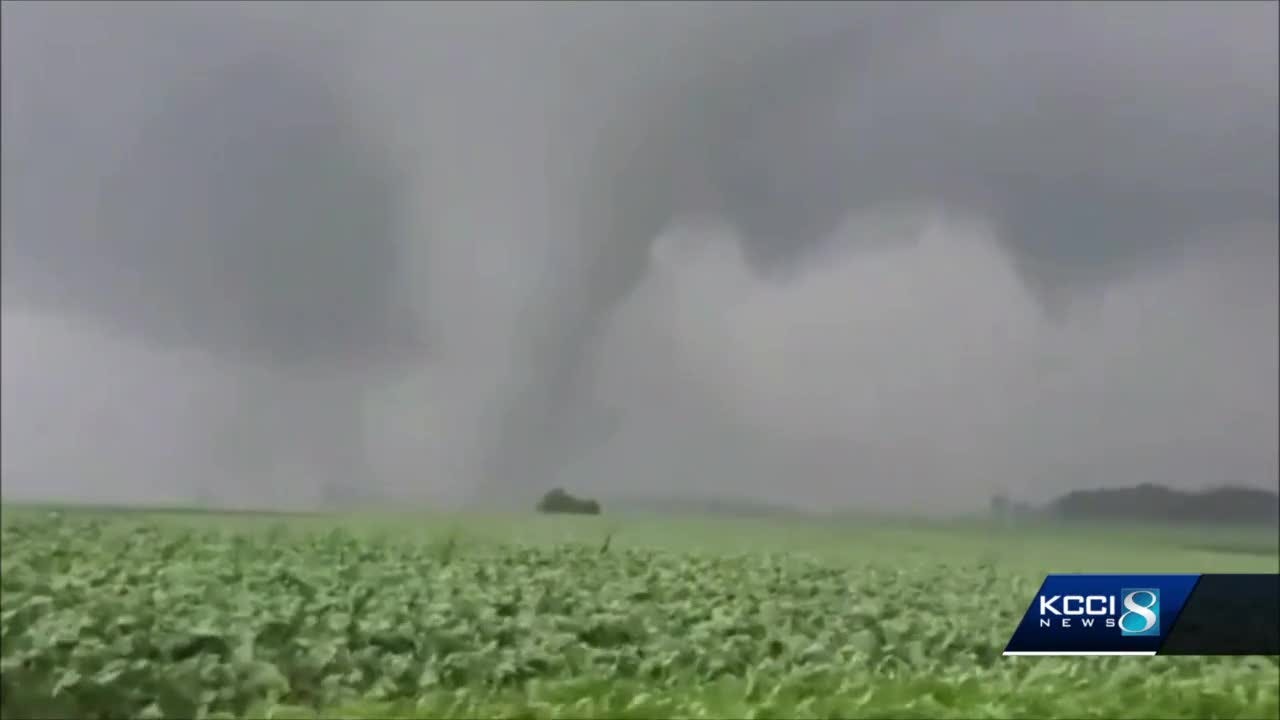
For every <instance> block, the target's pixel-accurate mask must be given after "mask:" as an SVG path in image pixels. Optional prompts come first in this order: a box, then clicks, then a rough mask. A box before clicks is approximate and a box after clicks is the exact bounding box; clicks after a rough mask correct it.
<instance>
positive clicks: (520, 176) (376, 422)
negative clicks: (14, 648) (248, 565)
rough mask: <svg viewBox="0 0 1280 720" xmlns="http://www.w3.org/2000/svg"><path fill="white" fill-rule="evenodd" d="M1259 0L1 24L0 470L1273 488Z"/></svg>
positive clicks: (206, 497) (203, 11)
mask: <svg viewBox="0 0 1280 720" xmlns="http://www.w3.org/2000/svg"><path fill="white" fill-rule="evenodd" d="M1277 20H1278V18H1277V4H1276V3H1262V2H1256V3H1226V2H1218V3H1203V4H1199V3H1174V4H1157V3H1134V4H1125V3H1081V4H1049V3H1035V4H1013V3H990V4H984V3H974V4H967V3H939V4H936V5H935V4H927V3H912V4H894V3H886V4H880V3H848V4H842V3H816V4H806V3H778V4H746V3H741V4H729V3H714V4H710V3H709V4H702V3H656V2H655V3H636V4H627V3H599V4H593V3H586V4H583V3H563V4H554V3H529V4H514V3H513V4H499V3H487V4H475V5H467V4H450V3H421V4H419V3H396V4H385V5H384V4H378V3H362V4H359V5H357V4H350V5H348V4H343V3H314V4H304V3H280V4H271V3H245V4H235V3H216V4H205V5H202V4H183V5H161V4H152V3H137V4H111V5H107V4H93V3H88V4H74V3H15V2H6V3H5V4H4V16H3V21H2V22H0V31H2V32H3V64H2V67H3V103H4V104H3V263H2V265H0V267H2V268H3V289H4V296H3V297H4V306H3V341H4V342H3V366H2V369H3V392H2V394H0V405H2V409H3V422H2V424H0V431H2V433H3V443H4V448H5V452H4V453H3V470H4V482H5V492H6V494H10V493H12V494H15V495H36V494H46V495H48V494H52V495H61V496H78V497H86V498H93V499H113V500H120V501H129V500H142V499H149V500H162V501H166V502H182V501H190V500H192V499H196V500H199V501H201V502H214V501H218V502H234V503H240V504H246V503H248V504H273V505H282V504H290V503H307V502H313V501H315V500H317V499H319V498H321V497H322V496H324V495H325V494H328V495H334V494H339V495H365V496H369V497H373V498H382V499H384V500H419V501H424V502H426V501H440V502H454V501H462V500H468V499H470V500H480V501H489V500H492V499H494V498H496V497H511V496H513V495H514V496H521V495H533V494H537V493H540V492H542V491H543V490H545V489H546V488H547V487H548V486H549V485H550V484H556V483H559V484H565V485H568V486H572V487H573V488H574V489H575V490H581V491H583V492H593V493H602V494H617V493H625V494H647V493H669V492H679V493H695V494H709V493H714V494H724V495H737V496H752V497H758V498H761V499H770V500H784V501H785V500H791V501H794V502H797V503H799V504H803V505H809V506H823V507H830V506H832V505H833V504H835V505H842V506H850V507H859V506H861V507H874V508H894V509H906V510H919V511H937V510H947V509H959V508H964V507H967V506H970V505H972V504H974V503H975V502H977V503H982V502H984V501H985V498H986V496H987V494H989V492H991V491H992V490H993V489H996V488H1005V489H1009V490H1011V491H1013V492H1015V493H1016V494H1018V495H1021V496H1024V497H1027V498H1029V499H1044V498H1045V497H1047V496H1049V495H1051V494H1054V493H1057V492H1061V491H1063V490H1066V489H1070V488H1074V487H1092V486H1100V485H1119V484H1131V483H1136V482H1146V481H1150V482H1162V483H1167V484H1170V485H1176V486H1181V487H1197V486H1203V485H1211V484H1220V483H1233V484H1249V485H1261V486H1265V487H1276V485H1277V482H1278V481H1277V477H1278V472H1280V470H1278V468H1277V439H1276V438H1277V435H1278V434H1280V426H1278V421H1277V402H1276V397H1277V393H1278V392H1280V388H1277V374H1278V372H1280V367H1278V365H1280V361H1278V360H1277V343H1278V337H1277V324H1278V319H1277V261H1278V258H1277V206H1278V203H1280V192H1278V191H1277V175H1278V170H1277V156H1278V154H1280V147H1278V143H1277V132H1278V131H1277V104H1278V101H1280V98H1278V95H1277V84H1278V80H1277V30H1276V28H1277Z"/></svg>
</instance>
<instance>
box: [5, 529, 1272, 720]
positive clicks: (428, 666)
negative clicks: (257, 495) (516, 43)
mask: <svg viewBox="0 0 1280 720" xmlns="http://www.w3.org/2000/svg"><path fill="white" fill-rule="evenodd" d="M0 519H2V520H3V522H2V525H0V532H2V540H3V543H2V545H0V547H2V548H3V555H2V558H0V560H2V562H0V567H2V568H3V572H2V575H0V577H2V582H3V597H2V600H3V602H2V606H0V607H2V628H0V629H2V635H3V653H2V655H3V657H2V659H0V675H2V679H0V682H2V683H3V688H2V698H3V700H2V702H3V705H2V706H0V707H2V709H3V715H4V717H6V718H10V717H12V718H55V717H57V718H64V717H85V718H96V717H123V716H128V717H155V718H160V717H166V718H172V717H208V718H213V717H276V718H310V717H317V716H321V717H335V716H343V717H367V718H375V717H401V718H464V717H466V718H493V717H521V718H535V717H548V718H549V717H565V718H570V717H572V718H665V717H734V718H751V717H756V718H764V717H776V718H804V717H810V718H836V717H839V718H845V717H848V718H852V717H871V718H884V717H913V718H979V717H983V718H985V717H992V718H994V717H1061V718H1081V717H1090V718H1276V717H1278V716H1280V658H1275V657H1251V658H1185V657H1184V658H1173V657H1156V658H1126V657H1108V658H1029V657H1024V658H1005V657H1002V656H1001V655H1000V653H1001V650H1002V649H1003V647H1004V644H1005V642H1006V641H1007V640H1008V636H1009V634H1010V632H1011V631H1012V629H1013V627H1014V625H1015V624H1016V622H1017V620H1018V619H1019V618H1020V616H1021V613H1022V612H1023V611H1024V610H1025V608H1026V606H1027V603H1028V602H1029V600H1030V598H1031V596H1032V593H1033V592H1034V591H1035V589H1036V587H1037V586H1038V585H1039V583H1040V581H1041V580H1042V578H1043V576H1044V574H1045V573H1046V572H1051V571H1060V572H1071V571H1095V572H1108V571H1111V572H1122V571H1138V572H1166V571H1182V572H1276V571H1277V570H1278V569H1280V552H1278V551H1277V547H1276V544H1277V541H1276V538H1275V537H1274V535H1269V534H1268V533H1267V532H1265V531H1263V532H1261V533H1255V532H1249V531H1222V530H1194V529H1183V530H1171V529H1167V528H1141V527H1139V528H1125V529H1119V528H1101V527H1093V528H1061V527H1059V528H996V527H990V526H985V525H983V524H981V523H974V522H970V523H961V522H952V523H923V522H906V521H900V522H889V521H873V520H867V519H859V520H854V519H843V520H840V519H836V518H831V519H825V520H811V521H807V520H799V519H784V518H778V519H753V520H745V519H742V520H737V519H728V518H698V517H675V516H663V517H658V516H639V515H637V516H625V517H623V516H619V517H611V516H600V517H545V516H532V515H528V516H526V515H505V516H504V515H466V516H463V515H430V514H401V515H375V514H358V515H357V514H353V515H344V516H335V515H329V516H271V515H247V514H245V515H231V514H209V513H178V512H147V513H134V512H118V511H98V512H94V511H85V510H71V509H66V510H60V511H52V510H50V509H49V508H21V507H16V508H15V507H6V508H5V509H4V510H3V514H2V515H0Z"/></svg>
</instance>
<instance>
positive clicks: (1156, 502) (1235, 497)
mask: <svg viewBox="0 0 1280 720" xmlns="http://www.w3.org/2000/svg"><path fill="white" fill-rule="evenodd" d="M990 509H991V515H992V516H993V517H994V518H996V519H1000V520H1008V519H1016V518H1019V517H1040V518H1043V519H1058V520H1070V521H1090V522H1096V521H1111V522H1149V523H1179V524H1199V525H1280V495H1278V494H1277V493H1275V492H1271V491H1268V490H1262V489H1256V488H1241V487H1222V488H1215V489H1212V490H1202V491H1195V492H1186V491H1182V490H1175V489H1172V488H1168V487H1164V486H1162V485H1154V484H1151V483H1145V484H1142V485H1138V486H1136V487H1128V488H1109V489H1099V490H1075V491H1072V492H1069V493H1067V494H1066V495H1063V496H1061V497H1059V498H1058V499H1056V500H1054V501H1052V502H1050V503H1049V504H1048V505H1045V506H1044V507H1041V508H1035V507H1032V506H1030V505H1027V504H1025V503H1017V502H1013V501H1011V500H1010V499H1009V498H1008V497H1007V496H1005V495H995V496H993V497H992V498H991V503H990Z"/></svg>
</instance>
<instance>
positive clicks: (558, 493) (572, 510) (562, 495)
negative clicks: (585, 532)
mask: <svg viewBox="0 0 1280 720" xmlns="http://www.w3.org/2000/svg"><path fill="white" fill-rule="evenodd" d="M538 512H543V513H568V514H571V515H599V514H600V503H598V502H596V501H595V500H590V499H587V498H577V497H574V496H572V495H570V494H569V493H567V492H565V491H564V490H562V489H560V488H556V489H554V490H552V491H551V492H549V493H547V494H546V495H543V496H542V500H540V501H538Z"/></svg>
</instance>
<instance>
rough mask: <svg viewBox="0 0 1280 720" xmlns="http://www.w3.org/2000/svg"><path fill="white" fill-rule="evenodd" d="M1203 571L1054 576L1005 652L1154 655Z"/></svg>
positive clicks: (1037, 597)
mask: <svg viewBox="0 0 1280 720" xmlns="http://www.w3.org/2000/svg"><path fill="white" fill-rule="evenodd" d="M1199 577H1200V576H1199V575H1050V576H1048V577H1046V578H1045V580H1044V583H1043V584H1042V585H1041V586H1040V590H1039V592H1037V593H1036V594H1035V596H1034V597H1033V598H1032V600H1031V603H1029V605H1028V607H1027V609H1026V612H1025V613H1024V614H1023V617H1022V621H1021V622H1020V623H1019V625H1018V626H1017V628H1016V629H1015V630H1014V633H1013V637H1012V638H1010V640H1009V645H1008V647H1006V648H1005V654H1006V655H1155V654H1156V653H1157V652H1158V651H1159V650H1160V647H1161V645H1162V643H1163V641H1164V639H1165V638H1166V637H1167V635H1168V632H1169V628H1170V627H1171V626H1172V625H1173V623H1174V622H1175V621H1176V619H1177V617H1178V615H1179V613H1180V612H1181V610H1182V608H1183V605H1184V604H1185V603H1186V601H1187V598H1188V597H1189V596H1190V595H1191V591H1192V589H1193V588H1195V586H1196V582H1197V580H1198V578H1199Z"/></svg>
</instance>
